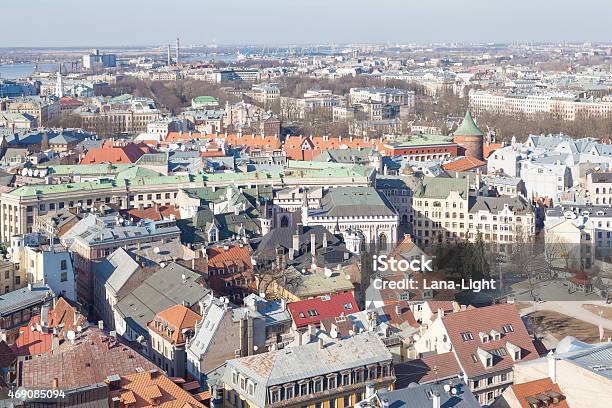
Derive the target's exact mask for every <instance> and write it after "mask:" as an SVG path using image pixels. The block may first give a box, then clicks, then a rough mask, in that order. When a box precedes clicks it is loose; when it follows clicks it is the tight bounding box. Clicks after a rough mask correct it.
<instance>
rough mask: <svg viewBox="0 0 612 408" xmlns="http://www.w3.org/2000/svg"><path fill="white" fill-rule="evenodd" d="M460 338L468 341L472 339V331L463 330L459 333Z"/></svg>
mask: <svg viewBox="0 0 612 408" xmlns="http://www.w3.org/2000/svg"><path fill="white" fill-rule="evenodd" d="M461 339H462V340H463V341H470V340H474V336H473V335H472V332H463V333H461Z"/></svg>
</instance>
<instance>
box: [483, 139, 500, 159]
mask: <svg viewBox="0 0 612 408" xmlns="http://www.w3.org/2000/svg"><path fill="white" fill-rule="evenodd" d="M502 147H504V145H503V144H502V143H490V144H487V143H485V144H484V145H483V146H482V157H484V158H485V159H486V158H487V157H489V156H490V155H491V153H493V152H494V151H495V150H497V149H501V148H502Z"/></svg>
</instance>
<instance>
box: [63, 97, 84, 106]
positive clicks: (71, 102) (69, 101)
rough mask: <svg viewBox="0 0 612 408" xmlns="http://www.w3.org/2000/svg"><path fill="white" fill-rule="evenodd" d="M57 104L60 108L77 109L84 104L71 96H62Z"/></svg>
mask: <svg viewBox="0 0 612 408" xmlns="http://www.w3.org/2000/svg"><path fill="white" fill-rule="evenodd" d="M59 104H60V106H61V107H62V108H78V107H79V106H83V105H84V104H85V103H84V102H81V101H80V100H78V99H77V98H73V97H72V96H62V97H61V98H60V100H59Z"/></svg>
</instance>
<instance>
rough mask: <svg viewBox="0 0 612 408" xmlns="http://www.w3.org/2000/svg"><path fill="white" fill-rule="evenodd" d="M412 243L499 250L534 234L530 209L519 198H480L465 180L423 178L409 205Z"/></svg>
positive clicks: (529, 206) (528, 238) (533, 216)
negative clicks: (478, 242)
mask: <svg viewBox="0 0 612 408" xmlns="http://www.w3.org/2000/svg"><path fill="white" fill-rule="evenodd" d="M412 207H413V225H414V235H415V236H416V242H417V243H422V244H425V245H428V244H434V243H438V242H449V241H458V240H470V241H473V240H475V239H476V238H477V237H478V235H479V234H480V235H481V237H482V239H483V240H484V241H485V242H495V243H497V244H498V246H499V247H500V249H501V250H504V249H505V246H506V245H508V244H512V243H514V242H526V241H529V240H530V239H531V237H533V236H534V234H535V213H534V211H533V207H532V206H531V204H530V203H528V202H527V201H526V200H525V199H524V198H523V197H522V196H518V195H517V196H501V197H484V196H476V195H475V192H470V189H469V185H468V180H466V179H456V178H455V179H452V178H451V179H444V178H426V179H425V180H424V181H423V184H422V185H421V186H420V187H419V188H417V189H416V190H415V193H414V198H413V202H412Z"/></svg>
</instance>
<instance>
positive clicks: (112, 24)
mask: <svg viewBox="0 0 612 408" xmlns="http://www.w3.org/2000/svg"><path fill="white" fill-rule="evenodd" d="M511 4H512V7H511V8H510V7H508V3H506V2H503V1H500V0H470V1H467V0H465V1H460V0H430V1H427V2H422V1H411V0H381V1H378V2H372V1H365V0H294V1H287V0H260V1H259V2H251V1H247V0H224V2H223V3H208V2H205V1H202V0H178V1H175V2H171V1H167V0H166V1H160V0H150V1H143V0H128V1H125V0H124V1H119V0H106V1H105V2H103V3H98V4H93V5H92V3H89V2H82V1H78V0H56V1H54V2H49V1H46V0H23V1H20V2H16V1H13V0H11V1H9V2H6V4H3V9H4V11H5V16H19V18H5V21H4V22H3V23H4V28H5V33H6V34H5V36H4V39H3V42H2V44H1V46H2V48H15V47H16V48H19V47H24V48H36V47H92V46H100V47H104V46H106V47H113V46H114V47H121V46H155V45H161V44H166V43H168V42H171V43H174V41H175V39H176V36H177V35H178V36H179V37H180V38H181V43H182V44H184V45H185V46H188V45H201V44H212V43H216V44H218V45H228V46H231V45H249V44H258V45H281V44H317V43H318V44H329V43H336V44H349V43H379V44H385V43H392V44H394V43H396V42H397V43H451V42H458V43H512V42H517V41H518V42H528V41H534V42H538V43H542V42H573V43H580V42H612V26H610V24H609V21H612V5H610V1H609V0H583V1H582V2H580V3H579V7H576V3H575V2H573V1H570V0H557V1H555V2H551V1H539V2H538V1H533V0H515V1H513V2H512V3H511ZM28 17H30V18H28Z"/></svg>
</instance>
